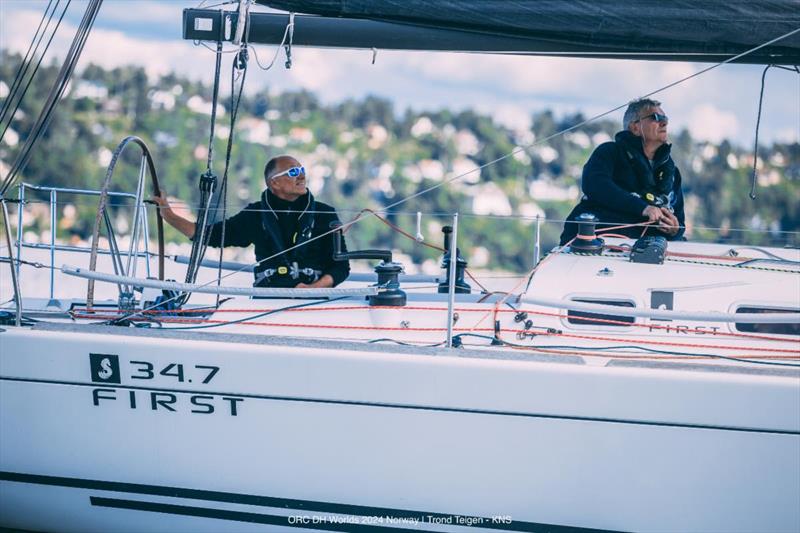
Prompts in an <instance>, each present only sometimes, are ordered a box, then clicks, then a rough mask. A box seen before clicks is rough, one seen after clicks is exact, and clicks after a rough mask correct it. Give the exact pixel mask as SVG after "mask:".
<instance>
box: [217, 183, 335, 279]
mask: <svg viewBox="0 0 800 533" xmlns="http://www.w3.org/2000/svg"><path fill="white" fill-rule="evenodd" d="M265 201H266V202H267V205H268V206H269V207H268V208H267V211H266V212H265V210H264V208H265ZM309 206H311V208H310V209H309ZM269 208H271V209H269ZM269 217H272V219H275V220H274V221H273V220H272V219H270V218H269ZM265 218H266V222H268V223H269V224H270V225H274V226H275V227H276V228H277V229H278V232H276V235H275V237H274V238H273V236H272V235H270V232H269V231H267V228H265ZM332 222H339V217H338V216H336V210H335V209H334V208H333V207H331V206H329V205H328V204H325V203H322V202H317V201H315V200H314V198H313V196H312V195H311V193H310V192H308V191H306V194H304V195H303V196H301V197H300V198H298V199H297V200H295V201H294V202H287V201H285V200H281V199H280V198H278V197H277V196H275V195H274V194H272V193H271V192H269V191H267V192H266V195H265V197H264V198H262V201H260V202H253V203H251V204H249V205H247V207H245V208H244V209H242V211H240V212H239V213H237V214H236V215H234V216H232V217H230V218H228V219H227V220H226V221H225V243H224V245H223V243H222V222H221V221H220V222H217V223H215V224H213V225H212V226H211V227H210V235H209V240H208V245H209V246H213V247H215V248H219V247H221V246H242V247H244V246H250V245H251V244H254V245H255V253H256V259H257V260H258V261H259V262H260V263H259V265H258V266H256V267H255V272H256V279H257V281H258V283H257V284H258V285H259V286H268V287H276V286H282V287H294V286H295V285H296V284H297V283H298V281H303V282H305V283H309V282H311V281H313V279H307V278H301V279H299V280H297V279H289V278H286V277H284V278H283V279H280V280H279V279H278V277H273V279H272V280H271V281H266V280H264V279H263V278H262V277H261V276H259V273H263V272H265V271H272V270H278V269H279V268H280V267H283V266H286V265H288V264H292V263H294V262H297V263H298V267H299V268H300V269H312V270H315V271H318V272H319V273H320V276H322V275H325V274H330V276H331V277H332V278H333V284H334V285H338V284H339V283H341V282H342V281H344V280H345V279H346V278H347V276H348V275H349V274H350V263H349V262H348V261H334V260H333V238H334V235H333V234H331V235H326V236H324V237H320V238H316V237H319V236H320V235H322V234H323V233H327V232H328V231H330V229H331V223H332ZM278 233H279V235H278ZM276 240H278V241H280V242H279V243H276ZM308 240H310V241H311V242H308V244H305V245H303V246H300V247H298V248H296V249H295V250H293V251H291V252H288V253H284V254H281V255H278V256H277V257H274V258H272V259H268V260H266V261H264V259H266V258H268V257H272V256H273V255H275V254H277V253H278V252H281V251H283V250H287V249H289V248H290V247H292V246H293V245H294V244H297V243H299V242H301V241H308ZM342 251H343V252H345V251H347V248H346V247H345V245H344V243H342ZM259 280H260V281H259Z"/></svg>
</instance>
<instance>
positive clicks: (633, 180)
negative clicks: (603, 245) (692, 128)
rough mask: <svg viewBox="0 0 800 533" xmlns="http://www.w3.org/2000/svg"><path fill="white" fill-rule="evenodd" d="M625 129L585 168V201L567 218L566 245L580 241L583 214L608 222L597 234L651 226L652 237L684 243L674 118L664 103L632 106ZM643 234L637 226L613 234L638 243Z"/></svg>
mask: <svg viewBox="0 0 800 533" xmlns="http://www.w3.org/2000/svg"><path fill="white" fill-rule="evenodd" d="M623 125H624V127H625V129H624V130H623V131H620V132H619V133H617V134H616V136H615V138H614V141H611V142H607V143H604V144H601V145H600V146H598V147H597V148H596V149H595V151H594V152H592V155H591V156H590V157H589V161H587V162H586V165H585V166H584V167H583V178H582V182H581V188H582V190H583V198H582V199H581V201H580V203H579V204H578V205H577V206H576V207H575V208H574V209H573V210H572V212H571V213H570V214H569V216H568V217H567V222H566V223H565V224H564V231H563V233H562V234H561V244H562V245H564V244H566V243H568V242H569V241H571V240H572V239H573V238H574V237H575V235H576V233H577V231H578V224H577V223H576V222H574V221H575V220H576V219H577V217H578V216H579V215H581V214H583V213H592V214H593V215H595V216H596V217H597V218H598V220H599V221H600V222H603V223H604V224H599V225H598V226H597V227H598V229H602V228H603V227H609V226H620V225H632V224H639V223H643V222H649V223H652V225H651V226H649V227H648V228H647V234H650V235H661V236H664V237H666V238H667V239H669V240H675V239H682V238H683V233H684V223H685V218H684V211H683V191H682V190H681V173H680V171H679V170H678V168H677V167H676V166H675V162H674V161H673V160H672V156H671V155H670V151H671V148H672V145H671V144H669V143H668V142H667V140H668V134H667V126H668V125H669V119H668V118H667V115H666V114H664V110H663V109H662V108H661V102H658V101H656V100H651V99H648V98H643V99H640V100H636V101H634V102H631V103H630V105H628V109H627V110H626V111H625V116H624V118H623ZM642 231H643V230H642V227H641V226H632V227H628V228H620V229H618V230H614V233H620V234H623V235H626V236H629V237H632V238H636V237H639V236H640V235H642Z"/></svg>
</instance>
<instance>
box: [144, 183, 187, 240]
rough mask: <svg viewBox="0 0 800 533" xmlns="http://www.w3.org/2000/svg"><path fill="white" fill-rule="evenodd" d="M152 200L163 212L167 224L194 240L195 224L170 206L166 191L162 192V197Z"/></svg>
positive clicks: (154, 197) (155, 197) (162, 215)
mask: <svg viewBox="0 0 800 533" xmlns="http://www.w3.org/2000/svg"><path fill="white" fill-rule="evenodd" d="M151 200H152V201H153V202H155V203H156V204H157V205H158V209H159V210H160V211H161V217H162V218H163V219H164V220H165V221H166V222H167V224H169V225H170V226H172V227H173V228H175V229H176V230H178V231H180V232H181V233H183V234H184V235H186V236H187V237H189V238H190V239H192V238H194V228H195V223H194V222H192V221H191V220H189V219H188V218H184V217H182V216H180V215H179V214H177V213H176V212H175V211H173V210H172V206H171V205H169V200H167V195H166V193H165V192H164V191H161V196H153V197H152V198H151Z"/></svg>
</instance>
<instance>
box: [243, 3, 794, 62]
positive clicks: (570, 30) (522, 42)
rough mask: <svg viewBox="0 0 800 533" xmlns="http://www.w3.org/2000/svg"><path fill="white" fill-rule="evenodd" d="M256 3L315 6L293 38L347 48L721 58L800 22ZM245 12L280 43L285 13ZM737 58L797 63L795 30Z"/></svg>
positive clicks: (752, 14) (572, 9)
mask: <svg viewBox="0 0 800 533" xmlns="http://www.w3.org/2000/svg"><path fill="white" fill-rule="evenodd" d="M256 2H257V3H258V4H261V5H264V6H268V7H271V8H275V9H279V10H283V11H289V12H293V13H298V14H300V13H305V14H309V15H317V16H316V17H300V16H297V17H296V19H295V27H294V35H293V44H294V45H308V46H323V47H326V46H332V47H343V48H373V47H374V48H378V49H402V50H449V51H463V52H499V53H517V54H541V55H564V56H572V57H609V58H620V59H649V60H669V61H703V62H719V61H724V60H725V59H729V58H730V57H733V56H735V55H738V54H741V53H742V52H745V51H747V50H750V49H752V48H755V47H756V46H758V45H760V44H763V43H766V42H768V41H770V40H772V39H775V38H776V37H780V36H782V35H785V34H787V33H789V32H791V31H793V30H796V29H798V28H800V0H705V1H698V0H528V1H512V0H256ZM251 16H255V17H254V18H253V19H251V20H252V24H251V28H250V30H251V31H250V40H251V42H265V43H266V42H269V43H273V44H277V43H279V42H280V37H281V36H282V34H283V29H284V28H285V26H286V20H287V18H286V16H285V15H275V14H265V13H254V12H251ZM267 21H269V24H277V26H276V27H275V28H273V30H268V28H267V25H266V23H267ZM267 35H273V37H270V38H269V39H264V36H267ZM274 35H277V40H275V37H274ZM737 62H740V63H756V64H769V63H774V64H783V65H795V64H798V63H800V32H799V33H796V34H794V35H792V36H790V37H787V38H785V39H783V40H781V41H779V42H776V43H775V44H773V45H770V46H768V47H765V48H762V49H760V50H758V51H756V52H754V53H752V54H749V55H747V56H746V57H743V58H741V59H740V60H737Z"/></svg>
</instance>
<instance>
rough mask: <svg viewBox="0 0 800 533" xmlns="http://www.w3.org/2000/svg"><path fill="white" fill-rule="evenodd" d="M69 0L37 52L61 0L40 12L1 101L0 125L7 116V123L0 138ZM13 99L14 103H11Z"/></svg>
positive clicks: (33, 74)
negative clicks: (37, 24)
mask: <svg viewBox="0 0 800 533" xmlns="http://www.w3.org/2000/svg"><path fill="white" fill-rule="evenodd" d="M70 1H71V0H68V1H67V5H66V7H64V11H62V13H61V17H60V18H59V19H58V23H57V24H56V27H55V28H54V29H53V32H52V34H51V35H50V39H49V40H48V41H47V45H45V48H44V50H42V53H41V54H39V53H38V50H39V45H40V44H41V42H42V39H43V38H44V36H45V34H46V33H47V28H48V27H49V26H50V23H51V22H52V21H53V17H54V16H55V13H56V11H57V10H58V5H59V4H60V3H61V0H56V2H55V4H53V0H50V2H49V3H48V4H47V8H45V10H44V13H43V14H42V20H40V21H39V26H38V27H37V28H36V33H34V36H33V40H32V41H31V44H30V45H29V46H28V50H27V52H25V57H24V58H23V59H22V62H21V63H20V64H19V68H18V69H17V73H16V75H15V76H14V81H13V82H12V84H11V88H10V89H9V93H8V97H7V99H6V101H5V102H4V103H3V109H2V111H0V126H2V124H3V121H5V120H6V117H8V124H6V125H5V126H3V127H2V130H1V131H0V139H2V138H3V136H4V135H5V133H6V130H7V129H8V128H9V126H11V122H12V121H13V119H14V115H16V113H17V111H18V110H19V107H20V105H21V104H22V100H23V99H24V98H25V94H26V93H27V92H28V88H29V87H30V85H31V82H32V81H33V78H34V77H35V76H36V72H37V71H38V70H39V65H41V63H42V60H43V59H44V56H45V55H46V54H47V50H48V48H49V47H50V43H51V42H52V40H53V37H54V36H55V34H56V32H57V31H58V27H59V26H60V25H61V20H62V19H63V18H64V13H66V12H67V9H68V8H69V2H70ZM51 5H52V6H53V11H52V13H50V16H49V17H48V15H47V12H48V11H49V10H50V6H51ZM45 19H47V24H45V27H44V30H42V23H43V22H44V21H45ZM40 31H41V33H40ZM37 56H38V61H37V62H36V67H35V68H34V69H33V72H31V75H30V77H28V81H27V83H26V84H25V88H24V89H22V90H21V91H20V86H21V85H22V80H24V79H25V78H26V77H27V74H28V70H29V69H30V67H31V64H32V62H33V59H34V58H36V57H37ZM15 100H16V104H13V102H14V101H15ZM12 106H13V111H11V109H12Z"/></svg>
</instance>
